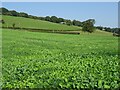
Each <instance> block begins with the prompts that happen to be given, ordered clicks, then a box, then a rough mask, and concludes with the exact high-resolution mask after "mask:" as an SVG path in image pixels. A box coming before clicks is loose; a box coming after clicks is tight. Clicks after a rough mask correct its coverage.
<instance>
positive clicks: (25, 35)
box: [2, 21, 120, 89]
mask: <svg viewBox="0 0 120 90" xmlns="http://www.w3.org/2000/svg"><path fill="white" fill-rule="evenodd" d="M24 22H25V21H24ZM27 22H28V21H27ZM25 26H26V25H25ZM51 28H52V26H51ZM117 51H118V38H117V37H113V36H112V34H111V33H105V32H100V31H96V32H95V33H93V34H88V33H81V34H80V35H64V34H54V33H38V32H28V31H17V30H6V29H3V59H2V61H3V65H2V67H3V86H2V87H3V88H6V87H9V88H26V87H29V88H76V89H80V88H118V87H119V86H120V80H119V73H120V71H119V65H118V61H119V59H118V52H117Z"/></svg>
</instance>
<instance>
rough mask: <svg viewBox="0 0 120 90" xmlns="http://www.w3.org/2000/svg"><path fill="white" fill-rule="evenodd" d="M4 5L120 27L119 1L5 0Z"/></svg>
mask: <svg viewBox="0 0 120 90" xmlns="http://www.w3.org/2000/svg"><path fill="white" fill-rule="evenodd" d="M2 7H5V8H7V9H9V10H16V11H18V12H25V13H28V14H30V15H35V16H57V17H62V18H65V19H71V20H74V19H76V20H79V21H85V20H88V19H95V20H96V24H95V25H96V26H105V27H118V3H117V2H3V3H2Z"/></svg>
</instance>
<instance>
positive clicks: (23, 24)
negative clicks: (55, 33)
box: [2, 15, 81, 30]
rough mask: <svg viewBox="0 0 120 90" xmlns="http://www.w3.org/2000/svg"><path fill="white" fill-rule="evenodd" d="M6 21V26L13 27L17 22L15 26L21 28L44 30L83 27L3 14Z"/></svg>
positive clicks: (77, 28) (78, 28)
mask: <svg viewBox="0 0 120 90" xmlns="http://www.w3.org/2000/svg"><path fill="white" fill-rule="evenodd" d="M2 18H3V20H4V21H5V24H4V25H3V26H4V27H12V24H13V23H15V27H19V28H32V29H44V30H80V29H81V27H77V26H67V25H63V24H56V23H52V22H47V21H42V20H35V19H30V18H23V17H13V16H6V15H3V16H2Z"/></svg>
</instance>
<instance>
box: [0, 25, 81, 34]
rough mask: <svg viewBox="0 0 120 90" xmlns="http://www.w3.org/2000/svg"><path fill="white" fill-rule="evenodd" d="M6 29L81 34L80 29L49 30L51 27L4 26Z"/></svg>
mask: <svg viewBox="0 0 120 90" xmlns="http://www.w3.org/2000/svg"><path fill="white" fill-rule="evenodd" d="M2 28H5V29H13V30H26V31H30V32H46V33H59V34H80V30H49V29H36V28H20V27H15V28H13V27H3V26H2Z"/></svg>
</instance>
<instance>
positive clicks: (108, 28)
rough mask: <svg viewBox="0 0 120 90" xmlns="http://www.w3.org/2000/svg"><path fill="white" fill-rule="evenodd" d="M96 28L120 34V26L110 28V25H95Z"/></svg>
mask: <svg viewBox="0 0 120 90" xmlns="http://www.w3.org/2000/svg"><path fill="white" fill-rule="evenodd" d="M96 28H97V29H99V30H103V31H107V32H112V33H118V34H120V28H110V27H102V26H96Z"/></svg>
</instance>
